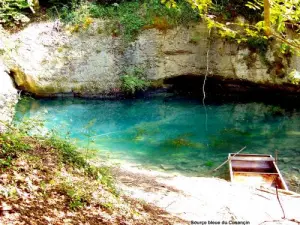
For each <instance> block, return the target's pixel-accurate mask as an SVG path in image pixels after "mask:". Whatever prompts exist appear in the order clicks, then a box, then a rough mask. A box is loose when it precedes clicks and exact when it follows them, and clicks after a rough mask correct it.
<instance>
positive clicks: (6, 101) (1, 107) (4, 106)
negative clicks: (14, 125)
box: [0, 58, 18, 133]
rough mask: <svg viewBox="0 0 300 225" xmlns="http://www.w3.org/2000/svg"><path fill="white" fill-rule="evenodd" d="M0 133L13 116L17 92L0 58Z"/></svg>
mask: <svg viewBox="0 0 300 225" xmlns="http://www.w3.org/2000/svg"><path fill="white" fill-rule="evenodd" d="M0 80H1V82H0V133H1V132H3V131H4V130H5V125H6V124H7V123H10V122H11V120H12V118H13V116H14V111H15V110H14V106H15V104H16V103H17V101H18V92H17V89H16V88H15V87H14V83H13V81H12V79H11V78H10V76H9V75H8V73H7V69H6V67H5V65H4V63H3V62H2V60H1V58H0Z"/></svg>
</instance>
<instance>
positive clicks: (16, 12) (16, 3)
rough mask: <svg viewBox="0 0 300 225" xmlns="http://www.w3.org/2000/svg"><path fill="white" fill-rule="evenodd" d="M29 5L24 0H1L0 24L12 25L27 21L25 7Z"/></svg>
mask: <svg viewBox="0 0 300 225" xmlns="http://www.w3.org/2000/svg"><path fill="white" fill-rule="evenodd" d="M30 6H31V5H29V4H28V1H26V0H1V1H0V24H1V23H2V24H5V25H10V26H12V25H14V24H23V23H27V22H29V18H28V17H27V16H26V9H28V8H29V7H30Z"/></svg>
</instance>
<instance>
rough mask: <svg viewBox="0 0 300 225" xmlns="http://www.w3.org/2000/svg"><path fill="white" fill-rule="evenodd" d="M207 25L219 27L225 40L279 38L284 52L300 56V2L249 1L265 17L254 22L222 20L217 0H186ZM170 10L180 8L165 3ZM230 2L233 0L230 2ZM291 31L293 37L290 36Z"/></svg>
mask: <svg viewBox="0 0 300 225" xmlns="http://www.w3.org/2000/svg"><path fill="white" fill-rule="evenodd" d="M186 1H187V2H189V3H190V4H191V6H192V7H193V8H194V9H197V10H198V11H199V15H200V16H201V18H202V19H203V20H205V21H206V22H207V25H208V28H209V29H211V28H217V30H218V32H219V34H220V35H221V36H222V37H227V38H230V39H234V40H236V41H237V42H238V43H241V42H247V41H248V40H249V38H260V39H261V38H263V39H266V40H268V39H269V38H276V39H277V40H279V41H280V42H281V43H282V44H283V47H282V48H283V50H286V49H289V51H294V52H296V53H298V54H299V53H300V51H299V50H300V0H252V1H248V2H245V4H244V5H245V6H247V7H248V8H249V9H252V10H256V11H257V13H259V12H260V11H263V12H264V18H263V19H262V20H259V21H256V23H255V24H253V23H250V22H247V21H245V22H233V21H232V20H223V21H221V20H218V18H217V17H216V15H215V14H214V8H216V6H217V5H218V4H219V3H217V1H216V2H214V1H213V0H186ZM162 2H163V3H165V4H166V6H167V7H176V0H162ZM228 2H230V0H229V1H228ZM288 29H289V30H292V31H293V35H292V36H290V35H288Z"/></svg>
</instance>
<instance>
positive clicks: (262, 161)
mask: <svg viewBox="0 0 300 225" xmlns="http://www.w3.org/2000/svg"><path fill="white" fill-rule="evenodd" d="M228 162H229V169H230V179H231V182H233V183H244V184H248V185H251V186H258V187H260V186H264V187H276V186H277V188H278V189H283V190H288V187H287V185H286V183H285V181H284V179H283V177H282V175H281V173H280V171H279V169H278V167H277V165H276V162H275V159H274V158H273V157H272V156H271V155H261V154H234V153H230V154H229V156H228Z"/></svg>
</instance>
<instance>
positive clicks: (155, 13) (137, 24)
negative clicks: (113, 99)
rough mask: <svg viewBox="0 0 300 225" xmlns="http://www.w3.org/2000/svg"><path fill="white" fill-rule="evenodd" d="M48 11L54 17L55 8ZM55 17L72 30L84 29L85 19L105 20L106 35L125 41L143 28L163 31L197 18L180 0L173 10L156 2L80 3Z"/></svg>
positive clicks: (68, 6)
mask: <svg viewBox="0 0 300 225" xmlns="http://www.w3.org/2000/svg"><path fill="white" fill-rule="evenodd" d="M51 12H52V13H51V14H52V15H56V14H57V7H53V8H52V10H51ZM58 14H59V17H60V18H61V19H62V20H63V21H64V22H66V23H68V24H71V25H72V26H75V28H73V29H74V30H75V31H78V30H79V29H80V28H81V26H84V25H83V24H84V23H85V21H86V19H87V18H102V19H108V20H109V22H108V23H107V25H106V29H105V30H106V32H107V33H108V34H109V35H112V36H114V37H116V36H120V35H121V36H123V37H124V38H125V40H126V41H132V40H134V39H135V37H136V36H137V35H138V34H139V32H140V31H142V30H143V29H151V28H157V29H160V30H166V29H169V28H171V27H172V26H174V25H178V24H186V23H188V22H190V21H196V20H197V19H198V14H197V12H196V11H195V10H192V9H191V7H190V6H189V5H188V4H187V3H186V2H185V1H184V0H181V1H180V2H179V3H178V8H176V9H174V8H166V7H165V6H164V5H163V4H161V2H160V0H148V1H137V0H135V1H124V2H121V3H120V4H117V3H114V4H112V5H110V4H99V3H97V2H87V1H83V2H81V3H80V4H77V3H74V4H68V5H67V4H65V5H63V6H62V7H60V8H59V10H58ZM76 25H77V26H76ZM74 30H72V31H74Z"/></svg>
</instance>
